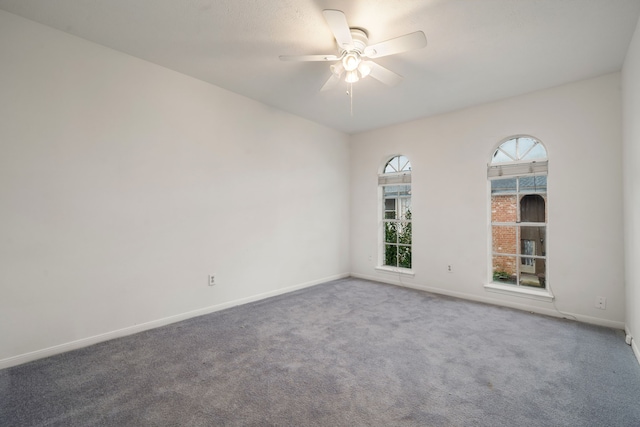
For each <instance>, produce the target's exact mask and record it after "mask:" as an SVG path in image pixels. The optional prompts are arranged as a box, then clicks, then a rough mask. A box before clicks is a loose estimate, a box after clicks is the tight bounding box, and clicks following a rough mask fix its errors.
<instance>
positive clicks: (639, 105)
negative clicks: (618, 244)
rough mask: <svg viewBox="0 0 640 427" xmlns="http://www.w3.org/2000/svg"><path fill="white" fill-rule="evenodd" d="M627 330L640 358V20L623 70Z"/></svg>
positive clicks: (639, 358)
mask: <svg viewBox="0 0 640 427" xmlns="http://www.w3.org/2000/svg"><path fill="white" fill-rule="evenodd" d="M622 88H623V128H624V146H623V159H624V160H623V161H624V165H623V167H624V227H625V271H626V296H627V299H626V303H627V318H626V329H627V333H628V334H630V335H631V336H633V337H634V340H633V350H634V352H635V354H636V357H637V358H638V360H639V361H640V344H639V342H640V278H639V277H638V272H637V268H638V266H639V265H640V245H638V241H639V240H640V220H639V218H640V120H638V118H639V117H640V21H639V22H638V26H637V27H636V32H635V35H634V36H633V40H632V41H631V45H630V46H629V51H628V53H627V58H626V60H625V64H624V68H623V69H622Z"/></svg>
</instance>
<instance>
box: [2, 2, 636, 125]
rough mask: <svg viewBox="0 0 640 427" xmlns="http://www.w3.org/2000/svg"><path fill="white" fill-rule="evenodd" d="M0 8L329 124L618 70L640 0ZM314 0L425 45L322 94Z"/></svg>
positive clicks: (422, 110) (389, 117) (395, 119)
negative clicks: (311, 58)
mask: <svg viewBox="0 0 640 427" xmlns="http://www.w3.org/2000/svg"><path fill="white" fill-rule="evenodd" d="M0 9H4V10H6V11H8V12H12V13H15V14H17V15H21V16H23V17H25V18H28V19H32V20H34V21H37V22H41V23H43V24H46V25H49V26H51V27H54V28H57V29H60V30H62V31H66V32H68V33H71V34H74V35H76V36H79V37H82V38H85V39H87V40H91V41H93V42H96V43H99V44H102V45H105V46H108V47H111V48H113V49H116V50H119V51H121V52H126V53H128V54H131V55H133V56H136V57H139V58H142V59H145V60H148V61H150V62H153V63H156V64H159V65H162V66H165V67H167V68H170V69H173V70H176V71H179V72H182V73H184V74H187V75H190V76H193V77H195V78H198V79H201V80H204V81H207V82H210V83H212V84H214V85H217V86H220V87H223V88H225V89H228V90H230V91H233V92H236V93H239V94H242V95H245V96H247V97H249V98H252V99H255V100H257V101H260V102H263V103H265V104H268V105H271V106H274V107H277V108H280V109H282V110H285V111H289V112H291V113H294V114H297V115H299V116H302V117H305V118H308V119H310V120H313V121H315V122H318V123H322V124H324V125H327V126H329V127H332V128H335V129H338V130H341V131H344V132H347V133H357V132H362V131H365V130H369V129H374V128H378V127H382V126H387V125H390V124H394V123H400V122H405V121H409V120H413V119H416V118H420V117H425V116H429V115H433V114H438V113H442V112H446V111H452V110H456V109H460V108H464V107H468V106H471V105H475V104H479V103H484V102H489V101H493V100H496V99H501V98H505V97H509V96H513V95H518V94H522V93H526V92H529V91H533V90H537V89H542V88H547V87H552V86H557V85H560V84H564V83H567V82H571V81H576V80H581V79H584V78H589V77H594V76H598V75H601V74H605V73H609V72H613V71H618V70H620V69H621V67H622V63H623V61H624V57H625V53H626V51H627V47H628V45H629V42H630V40H631V37H632V35H633V31H634V28H635V25H636V23H637V22H638V16H639V15H640V0H350V1H338V0H180V1H178V0H108V1H106V0H0ZM323 9H339V10H342V11H343V12H344V13H345V14H346V16H347V20H348V22H349V25H350V26H352V27H361V28H365V29H366V30H367V31H368V32H369V42H370V43H376V42H380V41H384V40H387V39H390V38H393V37H397V36H401V35H403V34H406V33H409V32H413V31H418V30H421V31H423V32H424V33H425V34H426V36H427V41H428V45H427V47H426V48H424V49H421V50H417V51H413V52H408V53H402V54H398V55H394V56H389V57H384V58H380V59H377V60H376V62H378V63H379V64H380V65H382V66H384V67H387V68H389V69H391V70H393V71H395V72H397V73H399V74H400V75H402V76H404V81H403V82H402V83H400V84H399V85H397V86H394V87H387V86H384V85H382V84H381V83H379V82H377V81H375V80H372V79H370V78H368V79H365V80H361V81H360V82H358V83H356V84H355V85H354V91H353V92H354V99H353V109H354V115H353V117H351V115H350V103H349V98H348V96H347V95H346V86H345V87H342V86H340V87H338V88H337V89H334V90H332V91H327V92H320V91H319V88H320V87H322V85H323V84H324V82H325V81H326V80H327V78H328V77H329V75H330V71H329V63H322V62H304V63H303V62H283V61H280V60H279V59H278V56H279V55H299V54H324V53H336V48H335V44H334V39H333V36H332V34H331V32H330V30H329V29H328V27H327V25H326V22H325V20H324V17H323V15H322V10H323Z"/></svg>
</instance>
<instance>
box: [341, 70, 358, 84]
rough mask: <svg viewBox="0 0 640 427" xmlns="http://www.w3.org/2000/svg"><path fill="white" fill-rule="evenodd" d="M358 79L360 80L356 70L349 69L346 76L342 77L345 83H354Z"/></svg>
mask: <svg viewBox="0 0 640 427" xmlns="http://www.w3.org/2000/svg"><path fill="white" fill-rule="evenodd" d="M358 80H360V77H358V71H357V70H355V69H354V70H350V71H347V76H346V77H345V78H344V81H345V82H347V83H355V82H357V81H358Z"/></svg>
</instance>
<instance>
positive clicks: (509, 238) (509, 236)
mask: <svg viewBox="0 0 640 427" xmlns="http://www.w3.org/2000/svg"><path fill="white" fill-rule="evenodd" d="M491 239H492V245H491V250H492V252H493V253H500V254H513V255H515V254H517V252H516V250H517V247H516V227H515V226H501V225H494V226H492V227H491Z"/></svg>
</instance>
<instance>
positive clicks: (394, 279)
mask: <svg viewBox="0 0 640 427" xmlns="http://www.w3.org/2000/svg"><path fill="white" fill-rule="evenodd" d="M389 276H390V277H378V276H369V275H365V274H358V273H351V277H357V278H360V279H367V280H372V281H374V282H382V283H388V284H391V285H397V286H402V287H405V288H411V289H417V290H420V291H426V292H432V293H434V294H440V295H447V296H450V297H455V298H460V299H465V300H470V301H477V302H483V303H486V304H492V305H499V306H502V307H509V308H515V309H518V310H524V311H532V312H534V313H538V314H544V315H547V316H553V317H559V318H565V317H569V318H575V319H576V320H578V321H579V322H583V323H590V324H592V325H599V326H606V327H608V328H614V329H624V326H625V325H624V322H618V321H615V320H609V319H601V318H599V317H591V316H585V315H582V314H576V313H568V312H562V313H561V312H559V311H557V310H555V309H547V308H542V307H537V306H532V305H527V304H521V303H517V302H509V301H503V300H498V299H494V298H490V297H480V296H477V295H471V294H466V293H463V292H456V291H450V290H448V289H441V288H434V287H431V286H424V285H417V284H414V283H407V282H405V281H403V280H402V278H401V277H398V276H397V275H389Z"/></svg>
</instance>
